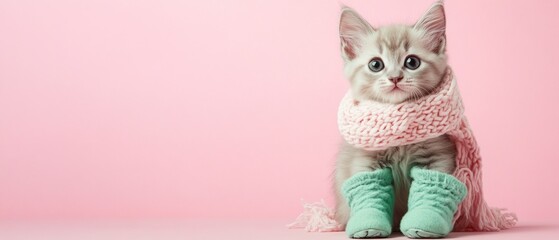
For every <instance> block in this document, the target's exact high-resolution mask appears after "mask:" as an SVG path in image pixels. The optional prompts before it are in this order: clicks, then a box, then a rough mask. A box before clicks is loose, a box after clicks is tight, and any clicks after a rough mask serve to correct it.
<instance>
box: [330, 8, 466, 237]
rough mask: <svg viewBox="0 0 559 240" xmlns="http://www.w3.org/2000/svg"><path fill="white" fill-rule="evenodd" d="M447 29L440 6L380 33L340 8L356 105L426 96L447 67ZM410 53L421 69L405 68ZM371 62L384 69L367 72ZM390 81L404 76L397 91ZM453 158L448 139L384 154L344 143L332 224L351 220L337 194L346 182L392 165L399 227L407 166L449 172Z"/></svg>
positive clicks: (407, 180) (338, 164) (338, 163)
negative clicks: (412, 22) (413, 21)
mask: <svg viewBox="0 0 559 240" xmlns="http://www.w3.org/2000/svg"><path fill="white" fill-rule="evenodd" d="M445 25H446V24H445V15H444V9H443V5H442V2H437V3H436V4H434V5H433V6H432V7H431V8H430V9H429V11H428V12H427V13H426V14H425V15H424V16H423V17H422V18H421V19H420V20H419V21H418V22H417V23H416V24H415V25H414V26H405V25H390V26H385V27H381V28H378V29H375V28H373V27H372V26H371V25H369V23H367V21H366V20H364V19H363V18H361V17H360V16H359V15H358V14H357V13H356V12H355V11H353V10H352V9H350V8H347V7H344V8H343V9H342V14H341V18H340V39H341V49H342V58H343V60H344V64H345V66H344V72H345V75H346V78H348V79H349V81H350V84H351V91H352V93H353V96H354V97H355V99H356V101H355V104H359V101H360V100H365V99H367V100H373V101H379V102H384V103H390V104H398V103H402V102H405V101H408V100H410V99H417V98H419V97H421V96H424V95H426V94H429V93H430V91H431V90H433V89H434V88H435V87H437V86H438V85H439V83H440V82H441V80H442V78H443V77H444V75H445V72H446V69H447V57H446V53H445V47H446V38H445ZM410 55H415V56H417V57H418V58H419V59H420V60H421V64H420V66H419V68H417V69H415V70H410V69H407V68H405V67H404V60H405V59H406V57H407V56H410ZM373 58H380V59H382V61H383V62H384V66H385V67H384V69H383V70H381V71H379V72H373V71H371V70H370V69H369V67H368V64H369V62H370V61H371V60H372V59H373ZM394 77H403V79H402V80H401V81H400V82H397V86H398V88H399V89H394V87H395V86H396V84H395V83H393V82H392V81H390V80H389V79H390V78H394ZM455 155H456V148H455V145H454V143H453V142H452V141H451V140H450V139H449V137H448V136H446V135H443V136H440V137H437V138H433V139H429V140H427V141H424V142H420V143H416V144H410V145H405V146H397V147H392V148H389V149H387V150H383V151H365V150H362V149H357V148H355V147H353V146H351V145H350V144H348V143H346V142H344V143H343V144H342V146H341V149H340V152H339V154H338V158H337V161H336V169H335V179H334V188H335V193H336V200H337V203H336V220H337V221H338V222H339V223H341V224H343V225H345V224H346V223H347V221H348V219H349V214H350V209H349V206H348V203H347V202H346V200H345V199H344V197H343V196H342V194H341V186H342V184H343V183H344V181H345V180H347V179H348V178H349V177H351V176H352V175H354V174H355V173H358V172H362V171H372V170H374V169H377V168H382V167H391V168H392V172H393V177H394V189H395V193H396V194H395V195H396V196H395V197H396V203H395V209H394V226H398V225H399V222H400V219H401V217H402V216H403V215H404V214H405V212H406V211H407V200H408V190H409V187H410V183H411V182H410V178H409V176H408V173H409V170H410V168H411V166H412V165H416V164H419V165H422V166H425V167H426V168H429V169H433V170H438V171H442V172H445V173H452V172H453V171H454V169H455V168H456V165H455Z"/></svg>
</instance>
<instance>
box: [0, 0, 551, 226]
mask: <svg viewBox="0 0 559 240" xmlns="http://www.w3.org/2000/svg"><path fill="white" fill-rule="evenodd" d="M342 2H344V3H345V4H347V5H349V6H352V7H354V8H355V9H356V10H358V11H359V12H361V13H362V15H364V16H366V18H367V19H369V20H370V21H371V22H372V23H373V25H375V23H390V22H405V23H413V22H414V20H415V19H416V18H418V17H419V16H420V15H421V14H422V13H423V12H424V11H425V10H426V9H427V7H428V6H429V5H430V4H431V2H432V1H431V0H422V1H413V2H412V1H342ZM446 6H447V16H448V49H449V55H450V61H451V64H452V66H453V68H454V71H455V73H456V74H457V76H458V80H459V85H460V87H461V90H462V95H463V98H464V101H465V104H466V108H467V115H468V117H469V119H470V122H471V125H472V126H473V128H474V131H475V133H476V135H477V139H478V141H479V143H480V145H481V146H482V154H483V156H484V160H485V165H484V171H485V172H484V181H485V193H486V197H487V200H488V201H489V202H490V204H491V205H494V206H503V207H508V208H510V209H513V210H514V211H516V212H517V213H518V214H519V216H520V218H521V220H526V219H537V220H541V219H548V220H553V219H557V217H556V216H558V215H559V207H558V205H557V202H558V200H559V198H558V195H559V193H558V192H559V191H558V190H557V187H558V185H559V180H558V179H559V178H558V177H557V172H558V171H557V169H558V168H559V159H558V156H559V154H558V146H557V144H558V143H559V142H558V140H557V139H558V135H559V127H558V125H557V123H558V122H559V107H558V105H557V104H558V103H559V94H558V91H559V78H558V75H557V69H558V68H559V61H558V59H559V47H558V46H557V43H558V42H559V35H558V34H559V30H558V29H559V18H558V17H557V13H556V10H557V9H559V2H557V1H528V0H524V1H448V2H447V5H446ZM338 11H339V3H338V1H320V0H315V1H295V0H291V1H257V0H253V1H218V0H208V1H156V0H149V1H148V0H143V1H132V0H130V1H124V0H102V1H66V0H52V1H29V0H17V1H16V0H1V1H0V219H51V218H56V219H68V218H70V219H74V218H76V219H90V218H184V217H186V218H218V217H219V218H282V219H290V218H294V217H295V216H296V215H297V214H298V213H299V212H300V211H301V206H300V198H304V199H305V200H307V201H315V200H319V199H320V198H326V199H327V201H328V202H329V203H330V204H331V203H332V199H331V197H330V185H329V175H330V173H331V171H332V166H333V161H334V157H335V153H336V148H337V145H338V143H339V142H340V138H339V136H338V132H337V128H336V109H337V105H338V101H339V100H340V98H341V97H342V95H343V94H344V92H345V91H346V89H347V87H348V85H347V83H346V81H345V80H344V79H343V78H342V70H341V69H342V62H341V59H340V57H339V50H338V47H339V42H338V37H337V23H338Z"/></svg>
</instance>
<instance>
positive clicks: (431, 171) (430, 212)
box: [400, 145, 467, 238]
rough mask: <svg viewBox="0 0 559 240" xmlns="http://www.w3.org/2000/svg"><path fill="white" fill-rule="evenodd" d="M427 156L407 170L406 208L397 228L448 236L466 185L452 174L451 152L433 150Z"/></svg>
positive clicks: (423, 234)
mask: <svg viewBox="0 0 559 240" xmlns="http://www.w3.org/2000/svg"><path fill="white" fill-rule="evenodd" d="M452 147H454V146H453V145H452ZM442 152H444V151H442ZM430 156H432V158H434V160H433V159H425V160H427V161H422V160H418V162H419V165H416V166H414V167H412V169H411V171H410V175H411V178H412V183H411V187H410V191H409V199H408V212H407V213H406V214H405V215H404V217H403V218H402V221H401V222H400V230H401V231H402V233H403V234H404V235H406V236H408V237H410V238H440V237H445V236H447V235H448V234H449V233H450V232H451V231H452V228H453V224H452V220H453V218H454V214H455V213H456V210H457V207H458V204H460V202H461V201H462V199H464V197H465V195H466V192H467V189H466V186H465V185H464V184H463V183H462V182H460V181H459V180H458V179H456V178H455V177H454V176H452V175H451V174H452V172H453V171H454V169H455V161H456V160H455V155H454V152H453V153H452V154H448V155H444V154H441V151H435V152H434V153H433V154H432V155H430ZM421 162H428V164H424V165H422V164H421Z"/></svg>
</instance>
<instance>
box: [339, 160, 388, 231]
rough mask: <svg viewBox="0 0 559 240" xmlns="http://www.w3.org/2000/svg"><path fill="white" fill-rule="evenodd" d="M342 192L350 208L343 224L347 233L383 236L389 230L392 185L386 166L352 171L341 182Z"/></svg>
mask: <svg viewBox="0 0 559 240" xmlns="http://www.w3.org/2000/svg"><path fill="white" fill-rule="evenodd" d="M342 193H343V195H344V197H345V198H346V199H347V201H348V203H349V206H350V208H351V215H350V218H349V222H348V223H347V226H346V233H347V235H348V236H349V237H351V238H361V237H387V236H389V235H390V233H392V217H393V213H394V187H393V186H392V171H391V169H390V168H383V169H377V170H375V171H372V172H361V173H357V174H355V175H353V176H352V177H351V178H349V179H348V180H346V181H345V182H344V184H343V186H342ZM364 231H367V232H366V233H364Z"/></svg>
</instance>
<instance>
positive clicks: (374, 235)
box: [351, 229, 390, 238]
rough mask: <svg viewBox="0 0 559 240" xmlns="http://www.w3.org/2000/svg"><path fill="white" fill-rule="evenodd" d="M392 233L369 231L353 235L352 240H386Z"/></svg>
mask: <svg viewBox="0 0 559 240" xmlns="http://www.w3.org/2000/svg"><path fill="white" fill-rule="evenodd" d="M388 235H390V233H388V232H386V231H382V230H378V229H367V230H363V231H359V232H356V233H354V234H353V236H351V238H384V237H387V236H388Z"/></svg>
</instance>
